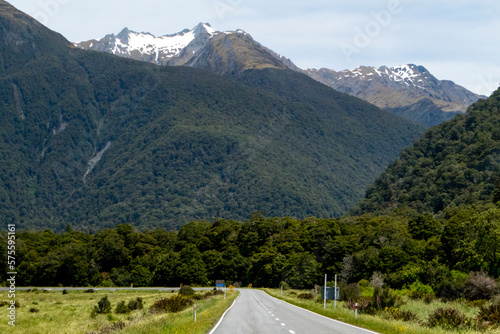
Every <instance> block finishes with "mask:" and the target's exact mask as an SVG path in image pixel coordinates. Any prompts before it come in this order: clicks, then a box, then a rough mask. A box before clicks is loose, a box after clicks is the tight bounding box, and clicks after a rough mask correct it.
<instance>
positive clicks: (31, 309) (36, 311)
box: [30, 307, 40, 313]
mask: <svg viewBox="0 0 500 334" xmlns="http://www.w3.org/2000/svg"><path fill="white" fill-rule="evenodd" d="M30 312H31V313H38V312H40V310H39V309H37V308H34V307H32V308H30Z"/></svg>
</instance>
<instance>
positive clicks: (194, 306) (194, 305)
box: [193, 304, 196, 322]
mask: <svg viewBox="0 0 500 334" xmlns="http://www.w3.org/2000/svg"><path fill="white" fill-rule="evenodd" d="M193 308H194V322H196V304H193Z"/></svg>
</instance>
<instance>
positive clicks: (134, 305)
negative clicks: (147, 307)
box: [127, 297, 144, 311]
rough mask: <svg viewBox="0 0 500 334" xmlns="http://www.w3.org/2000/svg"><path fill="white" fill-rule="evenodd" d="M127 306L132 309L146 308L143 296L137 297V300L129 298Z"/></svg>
mask: <svg viewBox="0 0 500 334" xmlns="http://www.w3.org/2000/svg"><path fill="white" fill-rule="evenodd" d="M127 306H128V308H129V309H130V310H131V311H133V310H142V309H143V308H144V305H143V303H142V298H141V297H137V298H136V299H135V300H134V299H131V300H129V302H128V305H127Z"/></svg>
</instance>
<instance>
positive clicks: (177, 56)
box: [75, 23, 485, 127]
mask: <svg viewBox="0 0 500 334" xmlns="http://www.w3.org/2000/svg"><path fill="white" fill-rule="evenodd" d="M75 45H76V46H77V47H80V48H83V49H87V50H96V51H101V52H107V53H112V54H115V55H118V56H122V57H127V58H132V59H136V60H142V61H147V62H151V63H154V64H157V65H165V66H190V67H197V68H203V69H207V70H210V71H212V72H214V73H217V74H228V75H234V74H237V73H240V72H241V71H244V70H246V69H262V68H280V69H284V68H289V69H292V70H294V71H298V72H302V73H305V74H307V75H308V76H310V77H311V78H313V79H315V80H317V81H319V82H321V83H323V84H326V85H327V86H330V87H332V88H334V89H336V90H338V91H340V92H343V93H346V94H350V95H353V96H356V97H359V98H361V99H363V100H365V101H367V102H370V103H373V104H375V105H376V106H378V107H379V108H382V109H385V110H387V111H389V112H391V113H394V114H396V115H399V116H402V117H405V118H408V119H411V120H414V121H417V122H419V123H421V124H423V125H425V126H428V127H429V126H433V125H437V124H440V123H442V122H444V121H446V120H448V119H451V118H452V117H453V116H455V115H456V114H460V113H464V112H465V111H466V110H467V108H468V107H469V106H470V105H471V104H472V103H474V102H476V101H477V100H478V99H480V98H485V97H484V96H480V95H477V94H474V93H472V92H470V91H468V90H467V89H465V88H463V87H461V86H459V85H456V84H455V83H453V82H452V81H448V80H438V79H436V77H434V76H433V75H432V74H431V73H430V72H429V71H428V70H427V69H425V68H424V67H423V66H416V65H413V64H409V65H402V66H397V67H391V68H388V67H386V66H382V67H380V68H378V69H377V68H374V67H367V66H360V67H358V68H356V69H354V70H344V71H341V72H336V71H334V70H330V69H325V68H322V69H319V70H317V69H307V70H302V69H300V68H298V67H297V66H296V65H295V64H293V62H292V61H291V60H290V59H288V58H286V57H284V56H283V55H279V54H277V53H276V52H274V51H272V50H270V49H268V48H266V47H264V46H262V45H261V44H260V43H258V42H256V41H255V40H254V39H253V38H252V37H251V36H250V35H249V34H248V33H246V32H244V31H243V30H236V31H222V32H221V31H217V30H215V29H213V28H212V27H211V26H210V25H209V24H207V23H200V24H198V25H197V26H196V27H195V28H193V29H192V30H189V29H185V30H183V31H181V32H179V33H176V34H172V35H165V36H160V37H155V36H153V35H152V34H149V33H137V32H134V31H130V30H129V29H127V28H125V29H123V30H122V31H121V32H120V33H119V34H118V35H114V34H110V35H107V36H105V37H104V38H102V39H100V40H90V41H85V42H81V43H76V44H75Z"/></svg>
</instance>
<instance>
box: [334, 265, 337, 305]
mask: <svg viewBox="0 0 500 334" xmlns="http://www.w3.org/2000/svg"><path fill="white" fill-rule="evenodd" d="M333 309H334V310H335V309H337V274H335V294H334V297H333Z"/></svg>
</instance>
